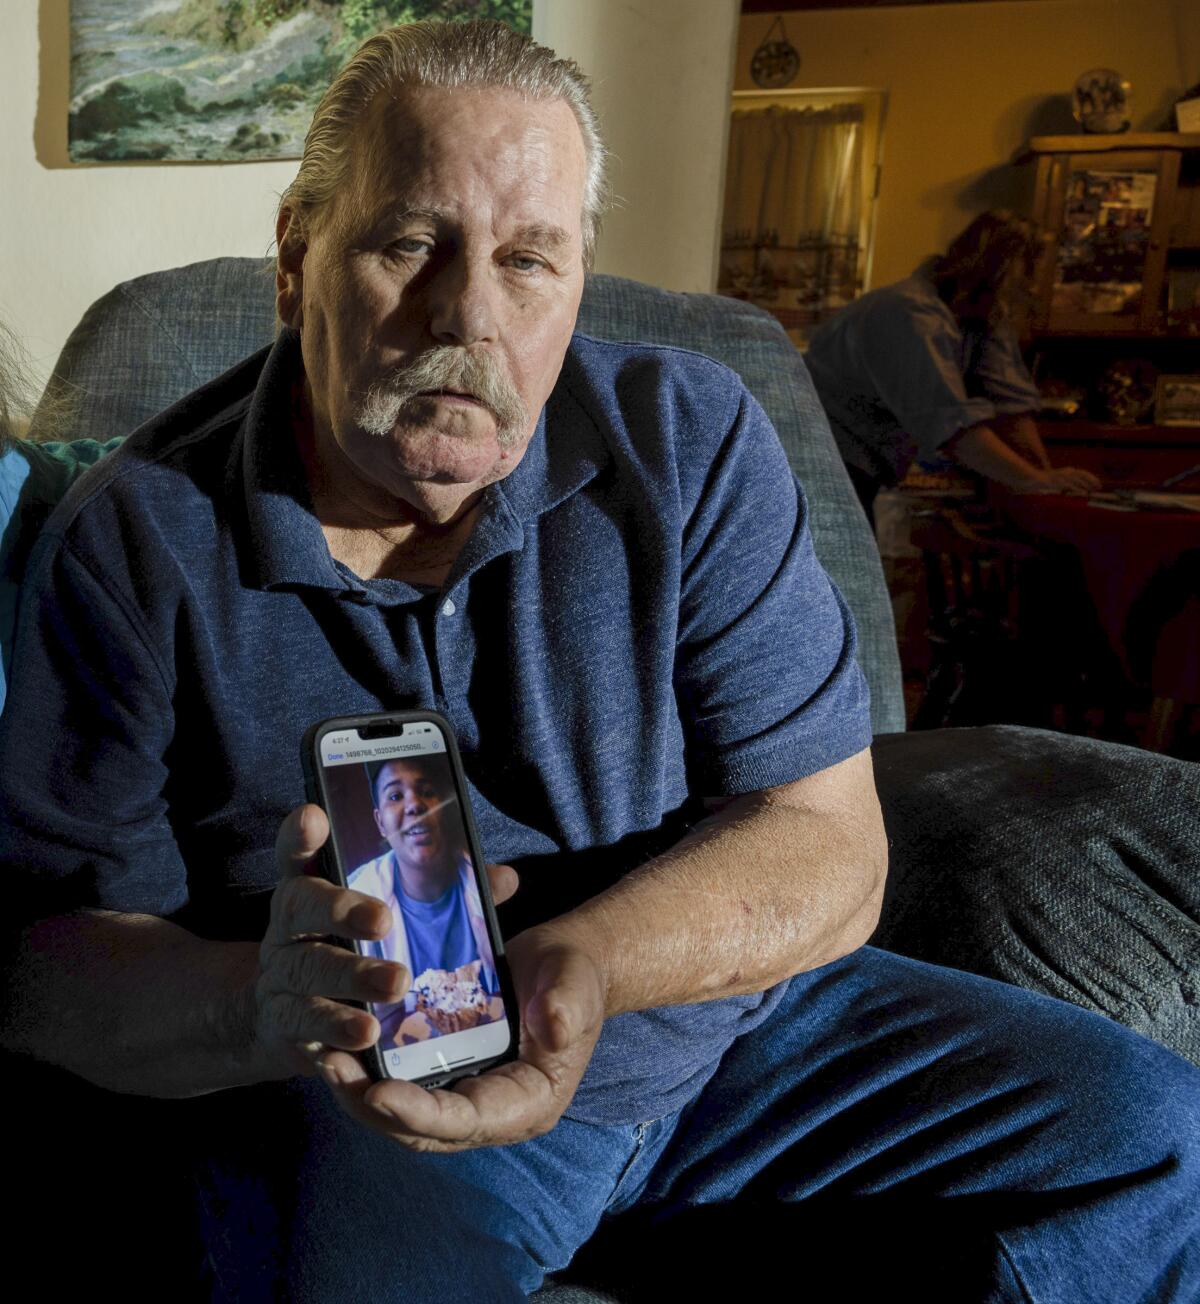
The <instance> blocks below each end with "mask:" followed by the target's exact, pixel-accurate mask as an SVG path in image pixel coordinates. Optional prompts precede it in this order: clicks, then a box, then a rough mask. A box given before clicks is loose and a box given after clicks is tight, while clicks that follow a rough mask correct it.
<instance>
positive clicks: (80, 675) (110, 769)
mask: <svg viewBox="0 0 1200 1304" xmlns="http://www.w3.org/2000/svg"><path fill="white" fill-rule="evenodd" d="M13 666H14V671H15V673H14V676H13V680H12V683H11V685H10V690H9V697H8V702H7V705H6V707H5V710H4V714H3V716H2V717H0V773H2V774H3V775H4V782H3V785H2V789H0V863H2V864H3V866H4V873H5V875H6V878H7V881H8V884H9V887H10V890H12V891H13V894H14V896H15V897H16V899H17V902H18V904H19V909H20V913H21V916H22V918H25V919H29V918H33V917H37V916H42V915H49V914H58V913H62V912H63V911H65V910H69V909H78V908H80V907H91V908H99V909H111V910H122V911H132V912H144V913H147V914H155V915H161V916H170V915H172V914H174V913H176V912H177V911H179V910H180V909H181V908H182V907H183V906H184V905H185V904H186V901H187V874H186V870H185V868H184V864H183V860H182V857H181V855H180V852H179V848H178V846H177V844H176V840H175V837H174V835H173V832H172V829H171V825H170V822H169V819H168V816H167V806H166V801H165V798H164V796H163V789H164V786H165V784H166V778H167V765H166V759H165V758H166V753H167V750H168V748H169V746H170V743H171V737H172V733H173V725H172V721H173V718H174V712H173V706H172V700H171V696H172V694H171V690H170V688H169V687H168V684H167V682H166V679H165V677H164V673H163V669H162V666H161V664H160V661H159V659H158V657H157V656H156V655H155V653H154V650H153V649H152V648H151V647H150V646H149V645H148V643H147V641H146V639H145V638H144V636H143V635H142V633H141V632H140V630H139V628H138V625H137V621H136V618H135V616H134V614H133V613H132V611H130V610H128V609H127V607H126V604H123V603H122V602H121V601H120V600H119V598H118V597H116V596H115V595H114V594H113V593H112V592H110V591H109V589H108V588H107V587H106V585H105V584H104V583H102V582H101V581H100V580H99V579H98V578H97V577H96V575H95V574H93V573H92V571H91V570H90V569H89V567H88V566H87V565H86V564H85V563H84V562H83V561H81V560H80V559H79V558H77V557H76V556H74V555H73V554H72V552H71V551H70V549H69V547H68V545H66V544H64V543H63V542H62V540H61V539H59V538H57V537H54V536H52V535H50V534H48V533H44V534H43V535H42V537H41V539H40V540H39V541H38V544H37V545H36V546H35V549H34V552H33V554H32V557H31V561H30V568H29V573H28V575H27V578H26V582H25V586H24V591H23V596H22V602H21V607H20V610H19V613H18V618H17V639H16V648H15V652H14V657H13Z"/></svg>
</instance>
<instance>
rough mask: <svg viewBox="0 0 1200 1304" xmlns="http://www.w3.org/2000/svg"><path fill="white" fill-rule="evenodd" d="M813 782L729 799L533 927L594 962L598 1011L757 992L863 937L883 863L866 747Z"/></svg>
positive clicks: (869, 927) (874, 911) (873, 912)
mask: <svg viewBox="0 0 1200 1304" xmlns="http://www.w3.org/2000/svg"><path fill="white" fill-rule="evenodd" d="M838 772H840V773H838ZM813 780H815V781H816V782H815V783H811V782H810V781H804V782H806V783H810V787H809V789H808V790H807V793H806V794H805V796H804V798H803V799H800V800H796V799H794V798H793V797H792V793H791V790H790V789H774V790H770V791H768V792H766V793H760V794H754V795H753V796H752V797H749V798H739V799H738V800H737V801H735V802H733V803H731V804H730V805H729V806H727V807H726V808H725V809H724V810H722V811H721V812H720V813H719V814H717V815H715V816H712V817H710V819H708V820H705V821H704V822H703V823H702V824H701V825H699V826H698V827H697V828H696V829H695V830H694V831H693V832H692V833H691V834H689V836H688V837H687V838H685V839H684V840H683V841H682V842H680V843H679V844H678V845H677V846H676V847H674V848H672V849H671V851H669V852H668V853H667V854H666V855H663V856H660V857H658V858H657V859H655V860H654V861H652V862H650V863H649V864H648V865H645V866H643V867H642V868H640V869H638V870H635V871H634V872H633V873H630V874H628V875H626V876H625V877H624V878H623V879H622V880H621V881H620V882H619V883H617V884H616V885H615V886H614V887H612V888H610V889H609V890H608V891H607V892H604V893H602V894H601V895H599V896H597V897H594V898H592V899H591V900H590V901H588V902H585V903H584V905H582V906H581V907H579V908H578V909H576V910H574V911H572V912H571V913H570V914H569V915H564V916H562V917H561V918H560V919H558V920H555V921H552V922H551V923H550V924H549V925H546V926H545V927H546V928H547V929H548V930H549V931H550V932H551V933H555V932H557V933H559V934H560V935H562V936H563V937H564V938H565V939H566V940H568V941H572V942H574V943H576V944H578V945H580V946H582V947H583V948H584V949H586V950H589V951H591V953H592V954H593V955H595V956H596V957H597V961H598V964H599V966H600V968H601V970H602V972H603V973H604V975H605V980H606V989H607V994H606V1014H607V1015H609V1016H611V1015H614V1014H619V1013H623V1012H624V1011H626V1010H634V1009H645V1008H649V1007H651V1006H655V1005H675V1004H686V1003H689V1002H693V1001H704V1000H711V999H714V998H716V997H719V996H732V995H737V994H742V993H747V992H756V991H762V990H764V989H765V988H767V987H769V986H771V985H772V984H774V983H776V982H780V981H782V980H783V979H784V978H787V977H790V976H791V975H792V974H795V973H799V972H802V971H804V970H808V969H814V968H817V967H818V966H820V965H823V964H828V963H830V962H831V961H832V960H835V959H838V958H839V957H840V956H843V955H846V954H848V953H849V952H850V951H853V950H855V949H856V948H857V947H859V946H861V945H862V944H863V943H864V942H865V941H866V940H867V938H868V937H869V936H870V935H871V933H872V932H873V931H874V928H875V924H876V922H877V921H878V917H879V907H880V903H881V901H882V896H883V881H884V877H885V874H886V866H887V841H886V836H885V834H884V830H883V821H882V817H881V815H880V812H879V804H878V801H877V800H876V797H875V790H874V785H873V782H872V781H871V768H870V756H869V753H867V752H863V753H861V754H860V755H859V756H856V757H852V758H851V759H850V760H848V761H845V762H842V765H841V766H834V767H831V769H830V770H829V771H825V772H824V773H823V774H822V775H817V776H813ZM804 791H805V790H803V789H801V792H802V793H804Z"/></svg>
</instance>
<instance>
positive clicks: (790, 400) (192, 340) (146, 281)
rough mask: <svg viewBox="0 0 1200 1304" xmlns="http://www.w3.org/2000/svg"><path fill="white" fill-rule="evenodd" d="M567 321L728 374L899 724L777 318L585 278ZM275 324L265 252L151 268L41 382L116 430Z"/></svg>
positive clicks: (876, 581)
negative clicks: (687, 352)
mask: <svg viewBox="0 0 1200 1304" xmlns="http://www.w3.org/2000/svg"><path fill="white" fill-rule="evenodd" d="M579 328H580V330H582V331H584V332H585V333H586V334H590V335H595V336H598V337H599V338H601V339H609V340H639V341H642V342H644V343H648V344H670V345H675V346H677V347H682V348H688V349H694V350H696V351H697V352H700V353H704V354H707V355H708V356H710V357H713V358H716V359H717V360H718V361H720V362H724V363H726V364H727V365H729V366H731V367H733V368H734V369H735V370H736V371H738V372H739V373H740V375H741V376H742V378H743V380H744V381H745V382H746V384H747V386H748V387H749V389H750V391H751V392H752V393H753V394H754V395H755V397H756V398H757V399H758V400H759V402H760V403H761V404H762V405H763V407H764V409H765V410H766V412H767V414H768V416H770V418H771V420H772V421H773V422H774V424H775V428H776V430H777V431H778V432H779V436H780V439H781V441H782V442H783V446H784V448H785V450H786V452H787V455H788V460H789V461H790V462H791V464H792V467H793V469H794V470H795V471H796V473H797V474H798V475H799V477H800V479H801V481H802V483H803V484H804V487H805V489H806V491H807V493H808V499H809V506H810V511H811V524H812V532H813V540H814V543H815V546H816V550H817V554H818V556H819V557H820V558H821V561H822V562H823V563H824V565H825V567H826V569H827V570H828V571H829V573H830V575H832V576H833V579H834V581H835V582H836V583H837V585H838V587H839V588H840V589H841V591H842V592H843V594H844V595H845V597H846V601H847V602H848V603H849V604H850V609H851V610H852V611H853V613H854V617H855V621H856V622H857V625H858V633H859V663H860V665H862V667H863V669H864V672H865V673H866V676H867V681H868V683H869V684H870V686H871V699H872V701H871V718H872V724H873V726H874V729H875V731H876V732H882V731H885V730H892V729H903V728H904V703H903V696H902V692H901V684H900V662H899V657H898V654H897V651H896V638H895V631H894V626H893V622H892V611H891V604H890V601H889V599H888V594H887V587H886V584H885V582H884V578H883V570H882V566H881V564H880V560H879V554H878V552H877V551H876V549H875V543H874V539H873V537H872V535H871V533H870V530H869V527H868V526H867V523H866V520H865V518H864V516H863V514H862V510H861V508H860V506H859V503H858V499H857V497H856V496H855V494H854V491H853V489H852V488H851V485H850V481H849V478H848V477H847V475H846V472H845V469H844V468H843V466H842V462H841V459H840V457H839V456H838V452H837V449H836V447H835V445H834V443H833V437H832V435H831V434H830V432H829V425H828V422H827V421H826V419H825V414H824V412H823V411H822V410H821V406H820V404H819V403H818V401H817V397H816V392H815V390H814V389H813V387H812V382H811V381H810V380H809V378H808V373H807V371H806V370H805V368H804V363H803V360H802V359H801V357H800V354H799V352H798V351H797V350H796V348H795V347H794V346H793V345H792V343H791V341H790V340H789V339H788V338H787V335H786V334H785V333H784V330H783V328H782V327H781V326H780V325H779V323H778V322H777V321H776V320H775V319H774V318H773V317H771V316H770V315H769V314H768V313H765V312H763V311H762V310H761V309H760V308H755V307H753V306H752V305H750V304H746V303H742V302H740V301H739V300H736V299H728V298H725V297H723V296H720V295H715V294H674V293H671V292H669V291H666V290H658V289H654V288H653V287H651V286H648V285H641V284H639V283H638V282H636V281H628V280H624V279H622V278H620V277H615V276H592V277H589V278H588V283H587V288H586V290H585V293H584V300H583V305H582V307H581V309H580V314H579ZM274 329H275V303H274V270H273V264H272V263H263V262H260V261H258V260H257V259H253V258H214V259H210V260H208V261H206V262H200V263H192V264H190V265H189V266H187V267H177V268H173V269H171V270H169V271H164V272H152V273H150V274H149V275H147V276H139V277H137V278H136V279H135V280H131V281H125V282H123V283H122V284H120V285H118V286H117V287H116V288H115V289H113V290H111V291H109V293H108V294H106V295H104V297H103V298H101V299H98V300H97V301H96V302H95V303H94V304H93V305H92V306H91V307H90V308H89V309H88V310H87V312H86V313H85V314H84V316H83V318H82V320H81V321H80V323H79V325H78V326H77V327H76V328H75V330H74V331H73V332H72V334H71V336H70V338H69V339H68V341H67V343H66V345H65V347H64V349H63V352H62V355H61V357H60V358H59V360H58V365H57V366H56V368H55V372H54V376H53V378H52V380H51V384H50V387H49V392H52V393H55V394H56V395H60V396H61V395H62V394H63V393H64V391H65V392H66V393H67V394H69V395H71V396H73V397H74V398H75V400H76V404H75V406H76V413H77V415H76V417H75V420H74V422H73V427H72V430H71V432H70V433H71V436H72V437H74V438H93V439H108V438H110V437H111V436H113V435H117V434H128V433H129V431H131V430H133V429H134V428H135V427H136V426H138V425H140V424H141V423H142V422H143V421H145V420H147V419H148V418H149V417H152V416H154V415H155V413H157V412H160V411H161V410H162V409H163V408H165V407H167V406H168V405H169V404H171V403H173V402H175V400H176V399H179V398H182V397H183V396H184V395H185V394H187V393H189V392H190V391H191V390H193V389H195V388H196V386H198V385H200V384H203V383H204V382H205V381H206V380H211V379H212V378H213V377H214V376H217V375H219V374H220V373H221V372H222V371H225V370H226V369H227V368H229V367H231V366H233V364H234V363H235V362H238V361H240V360H241V359H242V358H244V357H246V356H247V355H248V354H250V353H252V352H254V350H255V349H258V348H260V347H261V346H262V345H264V344H266V343H269V342H270V340H271V338H272V335H273V333H274ZM45 410H46V411H48V410H49V409H48V408H47V409H45ZM40 417H43V418H44V413H39V414H35V417H34V422H33V434H34V437H35V438H47V437H49V435H50V433H51V432H50V431H48V430H47V429H46V427H45V421H44V419H39V418H40Z"/></svg>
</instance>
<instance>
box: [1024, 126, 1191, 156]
mask: <svg viewBox="0 0 1200 1304" xmlns="http://www.w3.org/2000/svg"><path fill="white" fill-rule="evenodd" d="M1112 149H1200V131H1121V132H1115V133H1109V132H1105V133H1103V134H1100V133H1091V132H1080V133H1079V135H1078V136H1033V137H1031V138H1030V140H1029V145H1028V149H1027V154H1026V157H1027V156H1028V155H1029V154H1084V153H1088V152H1096V153H1098V152H1100V151H1102V150H1112Z"/></svg>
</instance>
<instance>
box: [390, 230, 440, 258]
mask: <svg viewBox="0 0 1200 1304" xmlns="http://www.w3.org/2000/svg"><path fill="white" fill-rule="evenodd" d="M388 248H389V249H391V250H392V251H393V252H394V253H398V254H408V255H412V254H425V253H428V252H429V251H430V250H431V249H432V248H433V246H432V245H431V244H430V243H429V241H428V240H422V239H421V238H420V236H415V235H406V236H401V237H400V239H399V240H393V241H392V243H391V244H390V245H389V246H388Z"/></svg>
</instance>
